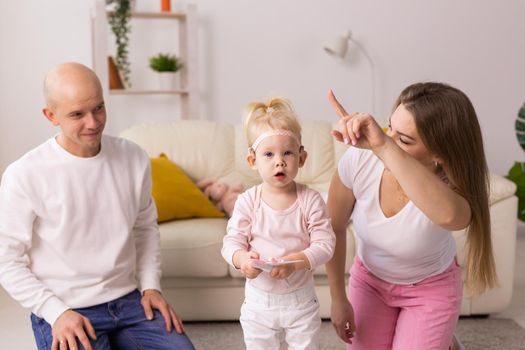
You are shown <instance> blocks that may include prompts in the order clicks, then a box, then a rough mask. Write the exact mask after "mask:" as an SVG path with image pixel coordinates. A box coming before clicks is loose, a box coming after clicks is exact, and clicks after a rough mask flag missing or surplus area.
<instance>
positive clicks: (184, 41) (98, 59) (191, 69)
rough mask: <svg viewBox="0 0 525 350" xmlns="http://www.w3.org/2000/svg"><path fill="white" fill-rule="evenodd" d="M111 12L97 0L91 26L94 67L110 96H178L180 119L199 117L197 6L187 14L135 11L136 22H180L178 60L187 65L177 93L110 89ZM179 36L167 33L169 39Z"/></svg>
mask: <svg viewBox="0 0 525 350" xmlns="http://www.w3.org/2000/svg"><path fill="white" fill-rule="evenodd" d="M110 15H111V12H108V11H106V2H105V0H96V1H95V8H94V11H93V14H92V17H91V23H92V47H93V68H94V70H95V72H96V73H97V75H98V76H99V78H100V80H101V81H102V83H103V84H104V88H105V89H107V90H106V91H109V95H111V96H115V95H121V96H134V97H135V96H137V97H139V96H154V95H167V96H179V97H180V101H181V103H180V107H181V118H182V119H191V118H199V104H200V99H199V70H198V46H199V45H198V42H197V41H198V38H197V32H198V27H197V26H198V20H197V6H196V5H195V4H189V5H188V6H187V7H186V9H185V10H184V11H178V12H154V11H149V12H148V11H133V12H132V13H131V18H132V19H133V20H142V19H145V20H157V19H159V20H175V21H178V22H179V25H178V26H177V30H178V45H179V52H178V54H179V57H180V58H181V61H182V62H183V64H184V66H183V68H182V70H181V71H180V73H179V75H180V86H182V87H184V88H182V89H176V90H160V89H159V90H155V89H144V88H142V89H141V88H140V87H139V88H131V89H122V90H121V89H111V90H110V89H109V70H108V56H109V55H110V53H109V52H108V38H109V37H111V33H110V29H109V25H108V20H107V18H108V16H110ZM175 35H177V33H176V32H174V33H167V34H166V40H170V37H173V36H175Z"/></svg>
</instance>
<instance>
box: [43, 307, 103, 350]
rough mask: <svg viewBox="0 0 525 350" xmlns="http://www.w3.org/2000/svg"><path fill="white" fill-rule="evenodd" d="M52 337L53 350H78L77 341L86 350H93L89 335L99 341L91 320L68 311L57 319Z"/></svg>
mask: <svg viewBox="0 0 525 350" xmlns="http://www.w3.org/2000/svg"><path fill="white" fill-rule="evenodd" d="M86 333H87V334H86ZM52 335H53V343H52V344H51V350H67V349H70V350H78V344H77V339H78V341H79V342H80V344H82V346H83V347H84V349H85V350H92V349H93V348H92V347H91V343H90V342H89V339H88V335H89V337H90V338H91V339H93V340H97V335H96V334H95V329H94V328H93V326H92V325H91V322H90V321H89V319H88V318H87V317H84V316H82V315H81V314H79V313H78V312H75V311H73V310H66V311H65V312H64V313H62V315H60V316H59V317H58V318H57V320H56V321H55V323H54V324H53V329H52Z"/></svg>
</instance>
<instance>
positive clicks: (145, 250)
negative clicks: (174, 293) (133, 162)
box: [133, 154, 161, 292]
mask: <svg viewBox="0 0 525 350" xmlns="http://www.w3.org/2000/svg"><path fill="white" fill-rule="evenodd" d="M144 158H145V160H144V162H145V164H147V166H146V167H145V172H144V177H143V179H142V182H141V183H142V189H141V197H140V206H139V212H138V215H137V219H136V221H135V225H134V227H133V236H134V238H135V248H136V251H137V265H136V266H137V280H138V282H139V284H140V290H141V291H142V292H143V291H144V290H146V289H156V290H158V291H160V290H161V286H160V277H161V267H160V233H159V227H158V225H157V207H156V206H155V201H154V200H153V197H152V195H151V188H152V180H151V164H150V162H149V158H147V156H146V155H145V154H144Z"/></svg>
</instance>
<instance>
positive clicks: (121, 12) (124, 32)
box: [106, 0, 134, 87]
mask: <svg viewBox="0 0 525 350" xmlns="http://www.w3.org/2000/svg"><path fill="white" fill-rule="evenodd" d="M133 3H134V0H106V5H107V8H108V9H109V13H108V23H109V26H110V27H111V31H112V32H113V34H114V35H115V44H116V47H117V53H116V55H115V56H116V57H115V58H116V65H117V69H118V71H119V73H120V75H121V76H122V79H123V80H124V83H125V84H126V86H127V87H131V80H130V77H129V75H130V73H131V70H130V64H129V60H128V44H129V34H130V32H131V25H130V22H129V21H130V18H131V8H132V6H133Z"/></svg>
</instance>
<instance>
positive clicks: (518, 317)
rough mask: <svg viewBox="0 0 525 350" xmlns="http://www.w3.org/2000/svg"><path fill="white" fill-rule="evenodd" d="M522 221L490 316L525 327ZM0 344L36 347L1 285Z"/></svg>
mask: <svg viewBox="0 0 525 350" xmlns="http://www.w3.org/2000/svg"><path fill="white" fill-rule="evenodd" d="M523 267H525V224H520V225H519V227H518V240H517V247H516V265H515V270H514V271H515V272H514V292H513V295H512V300H511V303H510V305H509V307H508V308H507V310H505V311H504V312H501V313H499V314H494V315H492V317H502V318H512V319H514V320H515V321H516V322H517V323H518V324H519V325H520V326H521V327H523V328H525V274H524V273H523ZM0 339H2V341H1V343H2V345H1V346H0V347H1V348H2V349H28V350H32V349H36V347H35V343H34V338H33V332H32V330H31V322H30V320H29V312H28V311H27V310H24V309H23V308H21V307H20V306H19V305H18V304H17V303H16V302H15V301H13V300H12V299H11V298H10V297H9V296H8V295H7V294H6V293H5V291H4V290H3V288H0Z"/></svg>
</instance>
